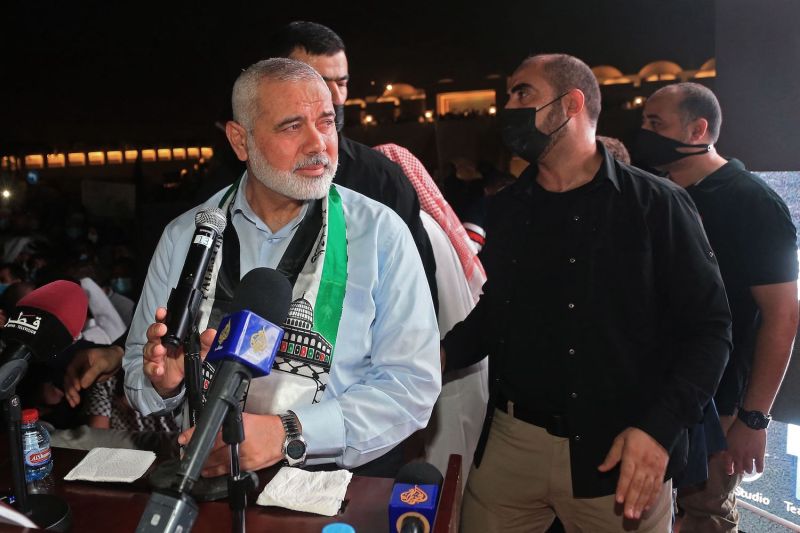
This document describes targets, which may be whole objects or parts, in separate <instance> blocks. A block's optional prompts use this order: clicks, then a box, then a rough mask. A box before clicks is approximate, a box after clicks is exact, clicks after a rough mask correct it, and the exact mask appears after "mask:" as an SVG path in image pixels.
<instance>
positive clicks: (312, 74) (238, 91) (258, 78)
mask: <svg viewBox="0 0 800 533" xmlns="http://www.w3.org/2000/svg"><path fill="white" fill-rule="evenodd" d="M262 81H278V82H280V81H288V82H294V83H297V82H300V81H319V82H320V83H322V84H323V85H324V84H325V81H324V80H323V79H322V76H320V75H319V73H318V72H317V71H316V70H314V69H313V68H312V67H311V66H309V65H308V64H306V63H303V62H302V61H297V60H295V59H288V58H285V57H273V58H271V59H264V60H261V61H259V62H258V63H253V64H252V65H250V66H249V67H247V68H246V69H245V70H244V71H243V72H242V73H241V74H239V77H238V78H236V82H235V83H234V84H233V94H232V96H231V104H232V106H233V120H235V121H236V122H238V123H239V124H241V125H242V126H243V127H244V128H245V129H246V130H247V131H251V130H252V128H253V122H254V121H255V119H256V118H257V117H258V114H259V112H260V110H259V108H258V100H259V98H258V87H259V85H260V84H261V82H262Z"/></svg>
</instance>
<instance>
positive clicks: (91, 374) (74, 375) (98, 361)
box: [64, 346, 125, 407]
mask: <svg viewBox="0 0 800 533" xmlns="http://www.w3.org/2000/svg"><path fill="white" fill-rule="evenodd" d="M124 353H125V352H124V350H123V349H122V348H121V347H119V346H95V347H93V348H86V349H84V350H80V351H78V352H76V353H75V356H74V357H73V358H72V360H71V361H70V362H69V366H67V370H66V372H65V374H64V394H65V395H66V397H67V402H69V405H70V407H75V406H77V405H78V404H79V403H81V391H82V390H86V389H88V388H89V387H91V386H92V385H93V384H95V383H102V382H103V381H106V380H108V379H109V378H110V377H111V376H113V375H114V374H116V373H117V371H118V370H119V369H120V368H121V367H122V356H123V355H124Z"/></svg>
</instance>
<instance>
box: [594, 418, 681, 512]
mask: <svg viewBox="0 0 800 533" xmlns="http://www.w3.org/2000/svg"><path fill="white" fill-rule="evenodd" d="M668 462H669V454H668V453H667V450H665V449H664V447H663V446H661V445H660V444H659V443H658V441H656V440H655V439H654V438H653V437H651V436H650V435H648V434H647V433H645V432H644V431H642V430H641V429H637V428H633V427H631V428H628V429H626V430H625V431H623V432H622V433H620V434H619V435H617V438H615V439H614V443H613V444H612V445H611V450H609V452H608V455H606V458H605V460H604V461H603V464H601V465H600V466H598V467H597V469H598V470H600V471H601V472H608V471H610V470H611V469H612V468H614V467H615V466H617V465H618V464H620V473H619V482H618V483H617V492H616V501H617V503H620V504H624V506H625V507H624V509H625V517H626V518H629V519H631V520H638V519H640V518H641V517H642V512H644V511H647V510H648V509H649V508H650V507H652V506H653V504H655V502H656V500H657V499H658V495H659V494H660V492H661V490H662V488H663V484H664V473H665V472H666V470H667V463H668Z"/></svg>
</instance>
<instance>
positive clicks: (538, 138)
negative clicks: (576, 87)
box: [500, 93, 569, 163]
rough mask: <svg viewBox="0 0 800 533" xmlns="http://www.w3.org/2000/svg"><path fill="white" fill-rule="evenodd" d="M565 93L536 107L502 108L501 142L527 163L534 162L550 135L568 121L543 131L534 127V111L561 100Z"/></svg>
mask: <svg viewBox="0 0 800 533" xmlns="http://www.w3.org/2000/svg"><path fill="white" fill-rule="evenodd" d="M566 94H567V93H564V94H562V95H561V96H558V97H556V98H554V99H553V100H550V101H549V102H547V103H546V104H544V105H543V106H541V107H539V108H538V109H537V108H535V107H523V108H519V109H503V111H502V112H501V113H500V133H501V135H502V138H503V144H505V145H506V147H507V148H508V149H509V150H511V151H512V152H514V153H515V154H517V155H518V156H519V157H521V158H522V159H524V160H525V161H527V162H528V163H536V162H537V161H538V160H539V156H540V155H542V152H544V150H545V148H547V145H548V144H550V138H551V136H552V135H553V134H554V133H555V132H557V131H558V130H560V129H561V128H563V127H564V126H566V125H567V122H569V119H567V120H565V121H564V123H563V124H561V125H560V126H559V127H557V128H556V129H554V130H553V131H551V132H550V133H543V132H541V131H539V130H538V129H537V128H536V113H537V112H539V111H541V110H542V109H544V108H545V107H547V106H549V105H550V104H552V103H554V102H557V101H559V100H561V99H562V98H563V97H564V96H565V95H566Z"/></svg>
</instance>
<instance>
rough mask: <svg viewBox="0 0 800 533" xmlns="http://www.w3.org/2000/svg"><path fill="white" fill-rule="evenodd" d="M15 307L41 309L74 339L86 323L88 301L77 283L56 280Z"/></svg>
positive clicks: (26, 297)
mask: <svg viewBox="0 0 800 533" xmlns="http://www.w3.org/2000/svg"><path fill="white" fill-rule="evenodd" d="M17 307H27V308H33V309H41V310H42V311H46V312H48V313H50V314H51V315H53V316H54V317H55V318H57V319H58V321H59V322H60V323H61V324H62V325H63V326H64V327H65V328H66V329H67V331H69V334H70V335H72V338H73V339H74V338H76V337H77V336H78V335H80V333H81V330H82V329H83V325H84V323H85V322H86V311H87V309H88V307H89V300H88V299H87V297H86V293H85V292H83V288H81V286H80V285H78V284H77V283H73V282H71V281H66V280H57V281H54V282H52V283H48V284H47V285H43V286H41V287H39V288H38V289H36V290H35V291H32V292H30V293H28V294H27V295H26V296H24V297H23V298H22V299H21V300H20V301H19V302H17Z"/></svg>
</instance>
